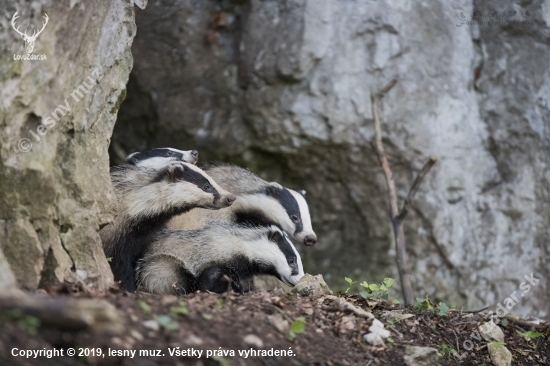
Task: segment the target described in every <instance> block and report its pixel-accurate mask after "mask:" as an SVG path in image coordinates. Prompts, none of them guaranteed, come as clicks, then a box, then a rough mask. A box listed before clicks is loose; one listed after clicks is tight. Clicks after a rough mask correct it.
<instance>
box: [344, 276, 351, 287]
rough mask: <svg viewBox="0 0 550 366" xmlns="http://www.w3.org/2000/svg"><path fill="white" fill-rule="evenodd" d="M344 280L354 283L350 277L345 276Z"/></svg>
mask: <svg viewBox="0 0 550 366" xmlns="http://www.w3.org/2000/svg"><path fill="white" fill-rule="evenodd" d="M344 280H346V282H347V283H348V285H350V286H351V285H352V284H353V280H352V279H351V278H349V277H344Z"/></svg>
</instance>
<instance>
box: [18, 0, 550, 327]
mask: <svg viewBox="0 0 550 366" xmlns="http://www.w3.org/2000/svg"><path fill="white" fill-rule="evenodd" d="M473 10H478V12H477V13H475V14H474V13H472V11H473ZM479 12H481V14H482V17H483V20H485V21H488V20H492V21H497V22H498V21H502V22H501V23H502V24H500V25H496V24H492V25H489V24H485V25H473V24H472V22H471V21H472V14H473V15H476V16H478V15H479ZM518 20H519V21H523V22H524V23H525V24H521V23H519V24H518V23H513V22H512V21H518ZM505 22H507V23H505ZM136 23H137V26H138V29H139V34H138V36H137V37H136V41H135V43H134V46H133V48H132V52H133V54H134V57H135V60H136V62H135V67H134V70H133V71H132V74H131V77H130V83H129V85H128V99H127V101H126V102H125V103H124V104H123V105H122V107H121V111H120V113H119V118H118V122H117V125H116V127H115V133H114V136H113V144H112V147H113V149H112V156H113V158H115V160H116V158H120V157H123V156H124V154H125V153H129V152H131V151H134V150H138V149H142V148H145V147H152V146H161V145H165V146H174V147H179V148H186V149H187V148H196V149H198V150H200V152H201V163H203V164H204V163H205V162H207V161H209V160H217V161H231V162H235V163H239V164H242V165H245V166H247V167H249V168H250V169H252V170H253V171H255V172H257V173H258V174H260V175H262V176H263V177H264V178H266V179H269V180H276V181H279V182H280V183H282V184H285V185H288V186H290V187H294V188H305V189H306V190H307V191H308V195H307V197H308V202H309V203H310V208H311V212H312V216H313V225H314V229H315V230H316V232H317V234H318V236H319V238H320V240H319V242H318V244H317V245H316V246H315V247H314V248H304V247H301V248H300V249H301V251H302V258H303V260H304V265H305V269H306V271H307V272H313V273H323V275H324V277H325V278H326V279H327V281H328V282H329V285H331V287H335V288H338V286H343V285H344V281H343V277H344V276H345V275H347V276H350V277H352V278H353V279H359V280H363V279H366V280H368V281H369V282H376V281H379V280H382V279H383V278H384V277H386V276H387V277H394V278H397V272H396V270H395V261H394V250H393V243H392V241H393V240H392V234H391V225H390V223H389V221H388V203H387V200H386V187H385V182H384V179H383V176H382V172H381V170H380V168H379V166H378V161H377V157H376V153H375V150H374V149H373V147H372V141H373V137H374V129H373V122H372V117H371V109H370V108H371V105H370V98H369V93H370V90H371V88H375V89H377V88H380V87H382V86H383V85H384V84H386V83H387V82H388V81H389V80H391V79H392V78H397V79H398V80H399V82H398V84H397V86H396V87H395V88H394V89H392V90H391V92H390V93H389V94H388V95H387V96H386V97H385V98H384V100H383V102H382V106H381V107H382V110H381V118H382V124H383V133H384V144H385V148H386V151H387V153H388V155H389V159H390V164H391V166H392V168H393V173H394V176H395V179H396V183H397V186H398V190H399V191H398V194H399V196H400V197H401V198H403V197H405V196H406V194H407V192H408V189H409V186H410V184H411V182H412V180H413V178H414V176H415V173H416V172H417V171H418V170H419V169H420V167H421V166H422V165H423V163H424V162H425V161H426V160H427V159H428V157H429V156H431V155H433V156H436V157H437V158H438V163H437V164H436V166H435V167H434V168H433V169H432V170H431V171H430V173H429V175H428V176H427V177H426V179H425V180H424V183H423V185H422V186H421V188H420V191H419V193H418V194H417V197H416V198H417V200H416V203H415V205H414V210H413V212H411V213H410V214H409V216H408V217H407V220H406V228H405V234H406V238H407V243H408V253H409V256H410V262H411V263H410V264H411V269H412V273H413V283H414V286H415V289H416V292H417V295H418V296H421V295H423V294H424V293H429V294H432V295H436V296H437V297H438V298H442V299H444V300H445V301H446V302H447V303H450V304H460V305H461V306H464V307H466V308H476V307H479V306H483V305H486V304H492V305H493V306H495V307H496V305H497V303H499V302H502V301H504V300H505V299H506V298H507V297H508V296H509V295H510V294H511V293H512V292H513V291H516V290H518V286H519V284H520V282H523V281H525V279H524V275H529V274H531V272H533V273H534V277H536V278H548V277H549V268H550V267H549V266H548V265H547V259H542V258H548V256H549V255H550V253H549V250H550V249H549V248H550V247H549V246H548V242H549V240H550V231H549V229H548V228H549V227H550V226H549V223H550V169H549V163H550V110H549V107H548V106H549V105H550V72H549V65H548V62H547V60H548V59H549V56H550V46H549V44H550V43H549V36H550V27H549V25H550V5H548V4H547V3H543V4H542V5H541V3H540V2H532V1H522V2H518V3H517V4H516V3H514V2H512V1H505V2H502V1H496V0H493V1H484V2H481V1H475V2H473V3H472V2H471V1H458V2H457V1H455V2H453V4H451V3H450V2H435V3H433V2H432V3H429V4H428V3H421V2H390V1H387V2H386V1H382V2H372V1H367V0H355V1H345V2H341V1H334V0H294V1H283V0H271V1H259V0H249V1H230V0H224V1H220V2H208V1H198V0H195V1H192V0H187V1H183V0H182V1H176V0H172V1H165V2H162V4H160V3H152V4H149V5H148V8H147V9H145V10H144V11H143V12H140V13H138V14H137V18H136ZM468 23H469V24H468ZM21 231H23V232H24V227H22V228H21ZM21 235H22V234H21ZM547 286H548V285H547V283H543V281H541V282H540V283H538V284H537V285H536V286H532V288H531V290H530V292H529V293H526V294H525V296H524V297H521V303H520V304H518V305H516V306H515V307H514V309H513V312H514V313H520V314H522V313H524V314H525V313H528V312H529V313H531V314H532V315H538V316H544V315H546V314H547V313H546V312H547V306H545V304H546V303H547V302H548V301H549V300H550V298H549V295H548V294H549V293H550V291H548V287H547ZM518 298H520V297H518Z"/></svg>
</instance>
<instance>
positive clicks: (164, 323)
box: [153, 314, 178, 330]
mask: <svg viewBox="0 0 550 366" xmlns="http://www.w3.org/2000/svg"><path fill="white" fill-rule="evenodd" d="M153 318H154V319H155V320H156V321H157V323H159V325H160V326H161V327H163V328H165V329H168V330H175V329H178V323H176V322H175V321H174V319H172V317H171V316H170V315H156V314H155V315H153Z"/></svg>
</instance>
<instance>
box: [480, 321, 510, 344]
mask: <svg viewBox="0 0 550 366" xmlns="http://www.w3.org/2000/svg"><path fill="white" fill-rule="evenodd" d="M478 329H479V333H480V334H481V336H482V337H483V339H485V340H486V341H487V342H492V341H497V342H504V332H503V331H502V329H500V327H499V326H498V325H496V324H495V323H493V321H488V322H486V323H483V324H481V325H480V326H479V328H478Z"/></svg>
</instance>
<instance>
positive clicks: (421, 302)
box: [414, 295, 432, 311]
mask: <svg viewBox="0 0 550 366" xmlns="http://www.w3.org/2000/svg"><path fill="white" fill-rule="evenodd" d="M414 308H415V310H417V311H427V310H430V309H432V305H431V303H430V299H429V298H428V295H426V298H425V299H422V298H419V297H417V298H416V302H415V303H414Z"/></svg>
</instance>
